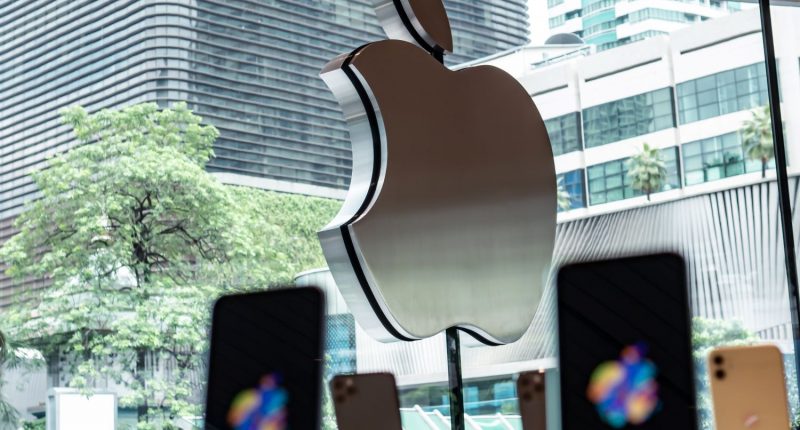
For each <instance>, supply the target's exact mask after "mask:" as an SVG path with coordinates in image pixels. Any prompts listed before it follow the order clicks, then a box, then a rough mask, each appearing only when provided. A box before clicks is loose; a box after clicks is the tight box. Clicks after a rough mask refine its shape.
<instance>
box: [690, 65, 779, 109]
mask: <svg viewBox="0 0 800 430" xmlns="http://www.w3.org/2000/svg"><path fill="white" fill-rule="evenodd" d="M767 101H768V99H767V77H766V70H765V69H764V63H756V64H752V65H749V66H745V67H740V68H738V69H733V70H728V71H725V72H722V73H716V74H713V75H709V76H705V77H702V78H699V79H694V80H691V81H688V82H683V83H680V84H678V116H679V118H680V122H681V124H687V123H690V122H694V121H700V120H703V119H707V118H713V117H716V116H720V115H725V114H728V113H731V112H738V111H742V110H748V109H752V108H754V107H756V106H763V105H766V104H767Z"/></svg>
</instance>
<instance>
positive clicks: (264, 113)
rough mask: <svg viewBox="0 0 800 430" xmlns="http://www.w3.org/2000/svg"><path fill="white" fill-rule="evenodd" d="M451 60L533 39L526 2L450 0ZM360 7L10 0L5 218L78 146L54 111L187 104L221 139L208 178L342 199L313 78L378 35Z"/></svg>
mask: <svg viewBox="0 0 800 430" xmlns="http://www.w3.org/2000/svg"><path fill="white" fill-rule="evenodd" d="M445 3H446V7H447V10H448V14H449V15H450V19H451V23H452V27H453V33H454V43H455V47H456V49H455V51H456V52H455V54H454V55H451V56H448V59H447V61H448V63H449V64H456V63H460V62H463V61H467V60H471V59H475V58H479V57H484V56H486V55H490V54H493V53H496V52H499V51H503V50H506V49H508V48H511V47H513V46H519V45H523V44H525V43H526V42H527V35H528V23H527V6H526V2H525V1H524V0H485V1H467V0H446V1H445ZM384 37H385V36H384V35H383V31H382V29H381V28H380V26H379V25H378V23H377V20H376V18H375V16H374V13H373V11H372V9H371V7H370V6H369V5H368V2H367V1H365V0H330V1H325V2H319V1H310V0H303V1H289V0H278V1H263V0H224V1H223V0H179V1H174V2H169V4H167V3H163V2H155V1H150V0H147V1H135V2H133V1H120V0H98V1H94V0H93V1H89V0H80V1H72V2H48V1H44V0H34V1H22V0H16V1H10V2H5V3H3V4H2V5H0V219H4V218H8V217H10V216H13V215H15V214H17V213H19V212H20V211H21V210H22V207H23V204H24V202H25V201H26V200H29V199H30V198H32V197H33V196H35V192H36V190H35V186H34V185H33V184H32V183H31V180H30V178H29V176H28V175H29V174H30V173H31V172H32V171H35V170H36V169H38V168H40V167H42V165H43V162H44V160H45V158H46V157H48V156H51V155H53V154H55V153H57V152H59V151H63V150H65V149H67V148H69V147H70V146H71V145H72V144H73V139H72V136H71V132H70V130H69V128H68V127H65V126H63V125H61V124H60V122H59V118H58V116H59V114H58V111H59V110H60V109H62V108H65V107H68V106H72V105H83V106H85V107H86V108H87V109H88V110H89V111H96V110H99V109H102V108H112V107H119V106H123V105H130V104H134V103H141V102H148V101H150V102H157V103H159V104H160V105H165V106H166V105H169V104H170V103H173V102H176V101H184V100H185V101H188V102H189V104H190V107H191V108H192V109H193V110H194V111H195V112H196V113H198V114H200V115H201V116H202V117H203V118H204V119H205V121H206V122H208V123H210V124H213V125H215V126H216V127H217V128H218V129H219V130H220V132H221V134H220V138H219V139H218V141H217V143H216V146H215V152H216V158H215V159H214V160H213V161H212V162H211V163H210V164H209V167H208V169H209V171H211V172H214V173H215V174H218V175H219V176H220V178H221V179H222V180H223V181H225V182H229V183H235V184H246V185H253V186H259V187H263V188H268V189H274V190H279V191H287V192H297V193H306V194H312V195H320V196H328V197H341V196H343V190H344V189H345V188H346V187H347V185H348V183H349V179H350V168H351V160H350V141H349V134H348V130H347V128H346V126H345V123H344V121H343V119H342V114H341V111H340V108H339V104H338V103H337V102H336V101H335V100H334V98H333V96H332V94H331V93H330V92H329V90H328V88H327V87H326V86H325V84H324V83H323V82H322V80H320V79H319V77H318V73H319V70H320V69H321V68H322V66H323V65H324V64H325V63H326V62H327V61H329V60H330V59H332V58H334V57H335V56H337V55H339V54H341V53H344V52H348V51H350V50H352V49H354V48H356V47H358V46H360V45H362V44H364V43H367V42H370V41H375V40H379V39H382V38H384Z"/></svg>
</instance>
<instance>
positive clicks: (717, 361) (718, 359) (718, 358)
mask: <svg viewBox="0 0 800 430" xmlns="http://www.w3.org/2000/svg"><path fill="white" fill-rule="evenodd" d="M724 362H725V360H724V359H723V358H722V356H721V355H717V356H715V357H714V364H716V365H720V364H722V363H724Z"/></svg>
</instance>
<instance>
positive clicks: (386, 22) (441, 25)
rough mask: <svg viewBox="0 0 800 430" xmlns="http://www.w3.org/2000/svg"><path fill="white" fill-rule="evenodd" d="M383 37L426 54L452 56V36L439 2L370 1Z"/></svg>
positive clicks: (430, 0)
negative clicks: (416, 48)
mask: <svg viewBox="0 0 800 430" xmlns="http://www.w3.org/2000/svg"><path fill="white" fill-rule="evenodd" d="M372 4H373V7H374V8H375V14H376V15H377V16H378V21H380V23H381V26H382V27H383V29H384V31H385V32H386V35H387V36H389V38H390V39H397V40H405V41H406V42H409V43H414V44H416V45H417V46H419V47H420V48H422V49H425V50H426V51H431V52H433V51H440V52H441V51H444V52H453V36H452V32H451V31H450V21H449V20H448V18H447V12H446V11H445V8H444V4H443V3H442V1H441V0H372Z"/></svg>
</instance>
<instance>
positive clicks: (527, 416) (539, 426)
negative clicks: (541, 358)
mask: <svg viewBox="0 0 800 430" xmlns="http://www.w3.org/2000/svg"><path fill="white" fill-rule="evenodd" d="M517 398H518V399H519V414H520V417H521V418H522V430H547V412H546V411H547V404H546V401H545V382H544V372H523V373H520V375H519V378H517Z"/></svg>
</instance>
